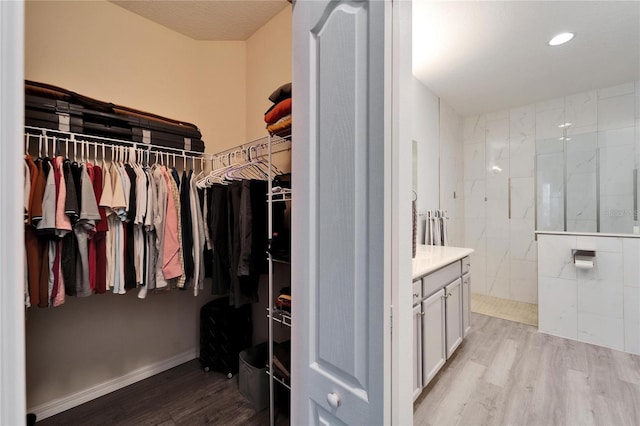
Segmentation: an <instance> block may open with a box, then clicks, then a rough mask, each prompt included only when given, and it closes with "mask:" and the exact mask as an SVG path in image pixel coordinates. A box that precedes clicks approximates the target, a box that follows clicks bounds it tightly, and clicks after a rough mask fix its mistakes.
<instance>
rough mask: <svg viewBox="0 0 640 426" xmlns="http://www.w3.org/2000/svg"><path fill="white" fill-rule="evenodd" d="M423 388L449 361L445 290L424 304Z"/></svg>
mask: <svg viewBox="0 0 640 426" xmlns="http://www.w3.org/2000/svg"><path fill="white" fill-rule="evenodd" d="M422 312H423V314H422V386H423V387H424V386H427V384H429V381H431V379H432V378H433V376H435V375H436V373H437V372H438V371H439V370H440V368H441V367H442V366H443V365H444V363H445V361H446V360H447V357H446V346H445V327H444V321H445V318H444V315H445V314H444V290H439V291H438V292H436V293H435V294H434V295H433V296H431V297H429V298H427V299H426V300H425V301H424V302H422Z"/></svg>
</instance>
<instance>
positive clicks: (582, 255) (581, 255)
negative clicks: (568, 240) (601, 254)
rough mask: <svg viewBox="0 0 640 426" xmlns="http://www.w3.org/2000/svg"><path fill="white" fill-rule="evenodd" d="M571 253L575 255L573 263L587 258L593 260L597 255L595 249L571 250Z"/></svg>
mask: <svg viewBox="0 0 640 426" xmlns="http://www.w3.org/2000/svg"><path fill="white" fill-rule="evenodd" d="M571 254H572V256H573V263H576V260H586V261H593V258H594V257H596V252H595V250H577V249H573V250H571Z"/></svg>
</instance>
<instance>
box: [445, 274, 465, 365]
mask: <svg viewBox="0 0 640 426" xmlns="http://www.w3.org/2000/svg"><path fill="white" fill-rule="evenodd" d="M444 291H445V294H446V296H445V299H446V305H447V306H446V313H447V319H446V325H447V326H446V329H447V358H449V357H450V356H451V355H453V352H454V351H455V350H456V349H458V346H460V343H462V280H461V279H460V278H458V279H457V280H455V281H454V282H452V283H451V284H449V285H448V286H446V287H445V288H444Z"/></svg>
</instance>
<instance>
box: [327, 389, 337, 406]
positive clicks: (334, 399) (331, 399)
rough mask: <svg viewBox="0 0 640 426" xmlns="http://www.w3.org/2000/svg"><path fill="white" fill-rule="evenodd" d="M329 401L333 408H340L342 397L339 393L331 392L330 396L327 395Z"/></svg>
mask: <svg viewBox="0 0 640 426" xmlns="http://www.w3.org/2000/svg"><path fill="white" fill-rule="evenodd" d="M327 401H328V402H329V405H330V406H331V408H338V407H339V406H340V397H339V396H338V394H337V393H334V392H331V393H330V394H329V395H327Z"/></svg>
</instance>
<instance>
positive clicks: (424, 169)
mask: <svg viewBox="0 0 640 426" xmlns="http://www.w3.org/2000/svg"><path fill="white" fill-rule="evenodd" d="M439 109H440V106H439V100H438V97H437V96H436V95H434V94H433V93H432V92H431V91H430V90H429V89H428V88H427V87H426V86H425V85H424V84H422V83H421V82H420V81H418V80H417V79H416V78H415V77H413V117H412V121H413V123H412V127H413V132H412V136H413V137H412V139H413V140H414V141H415V142H417V143H418V159H417V173H418V190H417V207H418V213H423V212H424V211H426V210H433V209H438V208H440V123H439V120H440V110H439ZM418 222H419V226H418V235H419V236H420V238H418V242H419V243H424V223H423V222H424V218H422V219H421V220H419V221H418Z"/></svg>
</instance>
